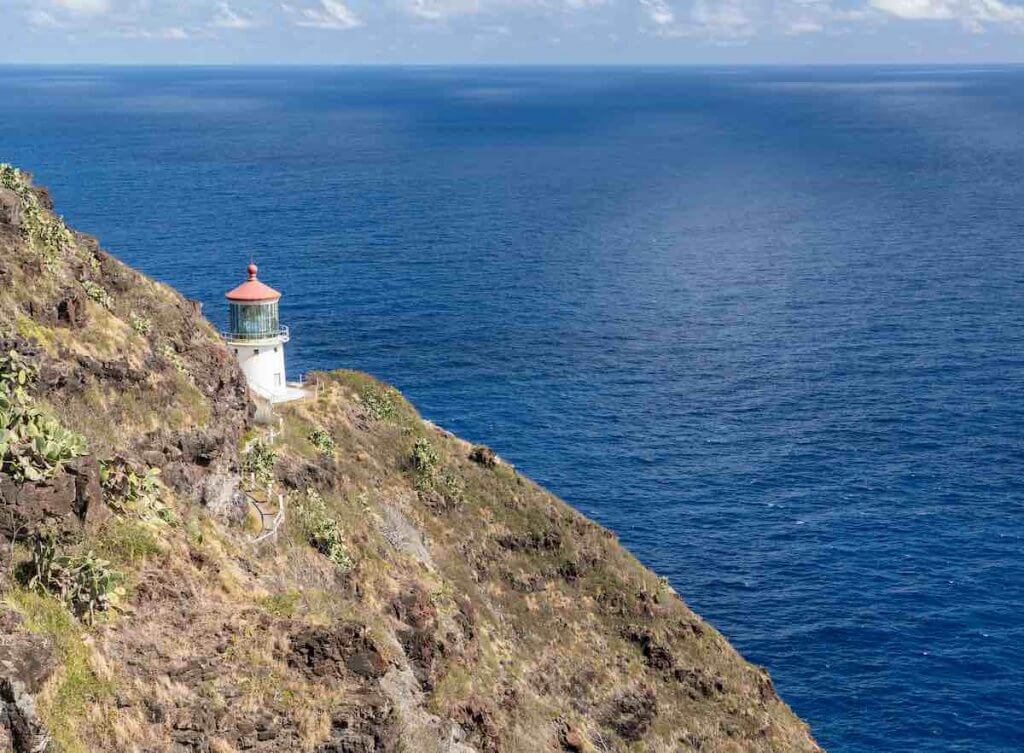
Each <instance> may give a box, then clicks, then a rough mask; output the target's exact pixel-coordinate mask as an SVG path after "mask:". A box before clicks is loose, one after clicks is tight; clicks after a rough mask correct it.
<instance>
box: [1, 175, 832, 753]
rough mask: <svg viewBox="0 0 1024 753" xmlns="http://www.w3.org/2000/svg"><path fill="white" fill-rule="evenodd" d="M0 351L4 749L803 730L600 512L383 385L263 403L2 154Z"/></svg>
mask: <svg viewBox="0 0 1024 753" xmlns="http://www.w3.org/2000/svg"><path fill="white" fill-rule="evenodd" d="M0 353H2V354H4V355H3V356H2V357H0V420H2V422H3V425H4V426H3V431H4V440H3V442H2V443H0V450H2V451H3V458H2V459H3V465H2V472H0V495H2V498H0V536H2V537H4V538H5V540H6V541H5V542H4V544H3V547H2V549H3V551H4V552H5V554H4V561H3V562H2V563H0V564H2V571H3V573H4V575H3V576H2V579H0V589H2V592H3V593H2V599H3V606H2V607H0V622H2V624H3V628H4V631H3V633H2V635H3V638H2V640H0V710H2V713H0V730H2V731H0V749H4V748H3V744H2V743H3V740H4V738H5V737H6V739H7V741H8V742H9V747H11V748H13V749H14V750H15V751H18V752H19V753H22V752H23V751H30V750H36V749H38V747H39V746H40V745H43V746H48V748H49V749H50V750H56V751H68V752H69V753H79V752H84V751H154V752H155V751H213V752H215V753H227V752H229V751H250V750H252V751H319V752H320V753H332V752H333V753H371V752H372V751H407V752H408V753H420V752H423V753H433V752H435V751H436V752H437V753H442V752H443V753H470V752H471V751H477V752H479V753H487V752H499V751H501V752H506V751H507V752H510V753H511V752H512V751H516V752H522V753H536V752H541V751H552V752H554V751H576V752H582V751H594V752H596V751H636V752H639V751H651V752H652V753H655V752H657V753H661V752H664V753H670V752H671V753H680V752H682V751H704V752H712V753H718V752H725V751H736V752H738V751H764V752H767V751H776V752H780V753H781V752H782V751H786V752H789V751H816V750H819V749H818V748H817V746H816V745H815V744H814V742H813V741H812V739H811V737H810V735H809V733H808V731H807V728H806V726H805V725H804V724H803V723H802V722H801V721H799V720H798V719H796V718H795V717H794V716H793V714H792V713H791V711H790V710H789V709H788V707H786V705H785V704H784V703H783V702H782V701H780V700H779V698H778V696H777V695H776V693H775V691H774V689H773V687H772V684H771V681H770V679H769V677H768V675H767V673H766V672H765V671H764V670H763V669H761V668H759V667H755V666H753V665H750V664H749V663H747V662H745V661H744V660H743V659H742V658H741V657H740V656H739V655H738V654H737V653H736V652H735V651H734V650H733V649H732V648H731V647H730V646H729V644H728V643H727V642H726V641H725V640H724V639H723V638H722V636H721V635H720V634H719V633H718V632H716V631H715V630H714V629H713V628H712V627H710V626H709V625H707V624H706V623H704V622H703V621H702V620H701V619H700V618H699V617H697V616H696V615H695V614H694V613H693V612H692V611H691V610H689V609H688V608H687V607H686V605H685V604H684V603H683V601H682V600H681V599H680V598H679V597H678V595H676V594H675V593H674V592H673V591H672V589H671V588H670V587H669V586H668V585H667V584H666V583H665V582H664V581H663V580H661V579H659V578H658V577H657V576H656V575H655V574H653V573H651V572H650V571H648V570H646V569H645V568H643V567H642V566H641V565H640V564H639V563H638V562H636V560H635V559H634V558H633V557H632V556H631V555H630V554H629V553H628V552H627V551H626V550H624V549H623V548H622V547H621V546H619V544H618V543H617V541H616V540H615V537H614V535H613V534H612V533H610V532H609V531H607V530H605V529H603V528H601V527H600V526H598V525H596V524H594V523H592V522H590V521H589V520H587V519H586V518H584V517H583V516H581V515H580V514H579V513H577V512H576V511H575V510H573V509H572V508H571V507H569V506H568V505H566V504H565V503H563V502H562V501H560V500H558V499H557V498H555V497H554V496H552V495H551V494H550V493H548V492H547V491H545V490H544V489H542V488H541V487H539V486H537V485H536V484H534V483H533V482H532V481H530V480H529V479H527V478H525V477H523V476H522V475H521V474H519V473H518V472H517V471H516V470H515V469H514V468H513V467H511V466H509V465H507V464H505V463H503V462H501V460H500V459H499V458H497V457H496V456H495V455H494V453H492V452H491V451H489V450H488V449H487V448H482V447H473V446H471V445H469V444H467V443H465V442H463V441H461V440H460V439H458V438H457V437H454V436H452V435H450V434H449V433H447V432H445V431H443V430H441V429H439V428H437V427H435V426H433V425H431V424H430V423H428V422H426V421H424V420H423V419H421V417H420V416H419V415H418V414H417V412H416V410H415V408H414V407H413V406H411V405H410V404H409V403H408V402H407V401H405V400H404V399H403V398H402V396H401V395H400V394H399V393H398V392H397V391H396V390H394V389H393V388H391V387H389V386H387V385H384V384H381V383H379V382H377V381H376V380H374V379H373V378H371V377H369V376H367V375H364V374H359V373H355V372H348V371H337V372H332V373H324V374H315V375H313V377H312V380H311V382H312V385H313V387H312V394H311V396H310V398H309V399H308V400H305V401H300V402H297V403H292V404H289V405H288V406H285V407H283V408H279V409H278V411H277V415H276V417H275V420H274V422H273V423H272V424H271V425H256V424H255V423H254V421H253V407H252V405H251V403H250V400H249V397H248V395H247V393H246V390H245V387H244V381H243V380H242V378H241V376H240V373H239V371H238V369H237V368H236V366H235V365H234V363H233V360H232V358H231V357H230V356H229V354H228V352H227V350H226V348H225V347H224V345H223V343H222V342H221V341H220V339H219V337H218V336H217V334H216V333H215V331H214V330H213V329H212V328H211V326H210V325H209V324H208V323H207V322H206V321H205V320H204V319H203V318H202V316H201V315H200V313H199V311H198V308H197V307H196V306H195V305H194V304H192V303H190V302H189V301H187V300H185V299H184V298H182V297H181V296H180V295H179V294H177V293H176V292H175V291H173V290H171V289H169V288H167V287H166V286H162V285H160V284H158V283H155V282H153V281H151V280H149V279H148V278H146V277H144V276H143V275H141V274H139V273H138V272H135V271H134V270H131V269H129V268H127V267H126V266H124V265H123V264H121V263H120V262H118V261H117V260H116V259H114V258H112V257H110V256H108V255H107V254H106V253H104V252H102V251H101V250H100V248H99V246H98V244H97V243H96V242H95V241H94V240H93V239H91V238H88V237H86V236H81V235H78V234H76V233H74V232H72V231H70V230H68V229H67V228H65V227H64V224H63V222H61V221H60V220H59V218H57V217H56V216H55V215H54V214H53V213H52V211H51V209H50V205H49V201H48V198H47V196H46V194H45V193H44V192H42V191H39V190H38V189H35V188H32V187H31V184H30V181H29V179H28V177H27V176H26V175H25V174H24V173H20V172H17V171H15V170H14V169H12V168H6V167H5V168H0ZM279 499H280V500H282V501H283V511H281V510H280V509H279V504H278V500H279ZM254 500H255V503H254ZM259 510H262V511H263V512H264V513H266V515H265V516H264V517H261V515H260V513H259Z"/></svg>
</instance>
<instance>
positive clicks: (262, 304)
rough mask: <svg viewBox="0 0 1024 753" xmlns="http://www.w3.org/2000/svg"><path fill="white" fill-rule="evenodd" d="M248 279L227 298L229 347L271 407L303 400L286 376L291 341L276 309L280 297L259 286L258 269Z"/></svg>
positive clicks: (243, 370)
mask: <svg viewBox="0 0 1024 753" xmlns="http://www.w3.org/2000/svg"><path fill="white" fill-rule="evenodd" d="M248 272H249V279H248V280H246V281H245V282H243V283H242V284H241V285H239V286H238V287H237V288H235V289H234V290H232V291H231V292H229V293H228V294H227V299H228V331H227V332H225V333H224V339H225V340H227V344H228V347H229V348H231V350H232V351H234V354H235V357H236V358H237V359H238V363H239V365H240V366H241V367H242V372H243V373H244V374H245V378H246V381H248V383H249V387H250V388H251V389H252V391H253V392H255V393H256V394H257V395H259V396H260V397H262V398H264V399H266V400H269V401H270V402H271V403H279V402H285V401H287V400H294V399H296V398H299V397H303V396H304V394H305V393H304V392H303V391H302V390H301V389H298V388H296V387H290V386H289V385H288V381H287V379H286V376H285V368H284V346H285V343H287V342H288V340H289V339H290V336H289V332H288V328H287V327H282V326H281V322H280V318H279V317H278V310H277V305H278V301H280V300H281V294H280V293H279V292H277V291H276V290H274V289H273V288H272V287H270V286H269V285H265V284H264V283H262V282H260V280H259V278H258V277H257V273H258V272H259V269H258V268H257V266H256V265H255V264H250V265H249V269H248Z"/></svg>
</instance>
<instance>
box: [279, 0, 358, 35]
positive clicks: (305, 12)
mask: <svg viewBox="0 0 1024 753" xmlns="http://www.w3.org/2000/svg"><path fill="white" fill-rule="evenodd" d="M281 8H282V9H284V11H285V12H287V13H291V14H293V15H295V16H297V19H296V21H295V25H296V26H308V27H311V28H315V29H341V30H344V29H354V28H356V27H357V26H362V25H363V22H362V20H360V18H359V16H357V15H356V14H355V13H354V12H353V11H352V9H351V8H349V7H348V6H347V5H345V3H343V2H341V0H320V7H319V8H296V7H294V6H291V5H287V4H284V5H282V6H281Z"/></svg>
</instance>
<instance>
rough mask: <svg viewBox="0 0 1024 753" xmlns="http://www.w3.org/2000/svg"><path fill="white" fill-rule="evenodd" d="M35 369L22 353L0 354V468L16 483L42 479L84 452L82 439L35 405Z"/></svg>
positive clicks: (48, 477) (49, 476) (55, 473)
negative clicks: (31, 389)
mask: <svg viewBox="0 0 1024 753" xmlns="http://www.w3.org/2000/svg"><path fill="white" fill-rule="evenodd" d="M36 376H37V372H36V369H35V367H34V366H33V365H32V364H31V363H29V362H28V361H27V360H26V359H25V357H24V356H22V355H21V354H20V353H18V352H17V351H14V350H12V351H10V352H8V353H7V354H6V355H3V356H0V429H2V433H0V470H2V471H3V472H4V473H6V474H7V475H9V476H10V477H11V478H13V479H14V480H15V481H17V482H18V483H24V482H26V481H29V482H39V481H46V480H47V479H50V478H53V477H54V476H55V475H57V473H59V472H60V471H61V470H63V468H64V465H65V464H66V463H67V462H68V461H69V460H72V459H74V458H76V457H80V456H81V455H85V454H86V452H87V448H86V444H85V440H84V439H83V438H82V437H81V436H80V435H79V434H76V433H75V432H73V431H69V430H68V429H66V428H64V427H63V426H62V425H61V424H60V422H59V421H57V420H56V419H55V418H53V417H52V416H50V415H48V414H46V413H44V412H43V411H41V410H39V409H38V408H36V407H35V406H33V405H32V402H31V400H30V398H29V395H28V390H29V389H30V388H31V387H32V385H33V384H35V380H36Z"/></svg>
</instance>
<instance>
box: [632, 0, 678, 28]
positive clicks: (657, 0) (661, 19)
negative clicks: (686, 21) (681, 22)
mask: <svg viewBox="0 0 1024 753" xmlns="http://www.w3.org/2000/svg"><path fill="white" fill-rule="evenodd" d="M640 7H641V8H643V10H644V13H646V14H647V18H648V19H650V21H651V22H652V23H654V24H655V25H656V26H669V25H671V24H674V23H675V22H676V14H675V12H674V11H673V10H672V8H671V7H670V6H669V4H668V3H667V2H666V0H640Z"/></svg>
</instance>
